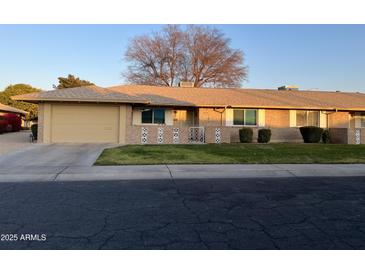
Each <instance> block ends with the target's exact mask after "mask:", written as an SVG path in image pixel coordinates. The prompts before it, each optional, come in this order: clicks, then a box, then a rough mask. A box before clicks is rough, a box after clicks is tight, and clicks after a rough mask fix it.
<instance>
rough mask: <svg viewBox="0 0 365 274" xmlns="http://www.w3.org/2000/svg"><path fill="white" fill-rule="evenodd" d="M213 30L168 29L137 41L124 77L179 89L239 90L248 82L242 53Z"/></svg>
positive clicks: (132, 47) (174, 27)
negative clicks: (183, 85)
mask: <svg viewBox="0 0 365 274" xmlns="http://www.w3.org/2000/svg"><path fill="white" fill-rule="evenodd" d="M229 43H230V40H229V39H228V38H225V36H224V34H223V33H221V32H220V31H219V30H217V29H214V28H209V27H201V26H189V27H187V28H186V30H181V28H180V27H179V26H176V25H169V26H166V27H165V28H164V29H163V30H162V32H159V33H153V34H152V35H150V36H148V35H144V36H139V37H136V38H134V39H133V40H132V41H131V43H130V45H129V47H128V49H127V52H126V54H125V59H126V60H127V61H128V62H129V63H130V65H129V66H128V68H127V72H126V73H125V74H124V76H125V78H126V79H127V81H128V82H131V83H136V84H148V85H161V86H176V85H177V84H178V83H179V82H180V81H190V82H193V83H194V87H201V86H213V87H238V86H240V85H241V83H242V81H243V80H245V79H246V76H247V68H246V67H245V66H244V64H243V63H244V58H243V52H242V50H237V49H231V48H230V47H229Z"/></svg>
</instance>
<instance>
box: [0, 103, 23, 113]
mask: <svg viewBox="0 0 365 274" xmlns="http://www.w3.org/2000/svg"><path fill="white" fill-rule="evenodd" d="M0 111H3V112H10V113H19V114H23V115H25V114H27V113H28V112H26V111H24V110H21V109H17V108H14V107H11V106H7V105H3V104H0Z"/></svg>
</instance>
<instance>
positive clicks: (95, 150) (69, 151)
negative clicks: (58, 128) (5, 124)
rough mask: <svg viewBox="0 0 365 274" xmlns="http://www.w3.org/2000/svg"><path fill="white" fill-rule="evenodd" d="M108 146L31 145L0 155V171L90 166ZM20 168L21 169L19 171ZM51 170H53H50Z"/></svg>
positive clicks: (20, 171)
mask: <svg viewBox="0 0 365 274" xmlns="http://www.w3.org/2000/svg"><path fill="white" fill-rule="evenodd" d="M110 146H111V145H108V144H48V145H46V144H31V145H29V146H27V147H25V148H23V149H21V150H17V151H14V152H11V153H7V154H5V155H0V170H2V169H8V170H9V169H18V172H19V174H21V173H22V171H24V170H25V169H26V170H29V169H30V168H33V169H34V170H35V171H36V170H38V169H47V168H48V169H50V170H53V169H54V168H58V169H62V168H66V167H69V166H92V164H93V163H94V162H95V160H96V159H97V158H98V156H99V155H100V153H101V152H102V151H103V149H104V148H106V147H110ZM19 168H21V169H19ZM52 168H53V169H52Z"/></svg>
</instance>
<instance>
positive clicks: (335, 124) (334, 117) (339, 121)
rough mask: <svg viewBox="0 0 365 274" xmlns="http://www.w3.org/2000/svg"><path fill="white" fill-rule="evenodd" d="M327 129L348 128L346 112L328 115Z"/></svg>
mask: <svg viewBox="0 0 365 274" xmlns="http://www.w3.org/2000/svg"><path fill="white" fill-rule="evenodd" d="M328 127H329V128H348V127H349V113H348V112H333V113H331V114H329V115H328Z"/></svg>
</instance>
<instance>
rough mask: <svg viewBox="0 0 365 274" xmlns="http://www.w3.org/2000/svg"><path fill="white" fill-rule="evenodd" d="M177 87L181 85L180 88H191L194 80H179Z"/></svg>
mask: <svg viewBox="0 0 365 274" xmlns="http://www.w3.org/2000/svg"><path fill="white" fill-rule="evenodd" d="M179 87H181V88H193V87H194V82H188V81H181V82H180V83H179Z"/></svg>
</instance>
